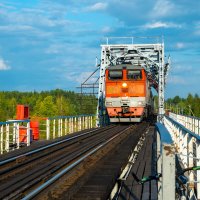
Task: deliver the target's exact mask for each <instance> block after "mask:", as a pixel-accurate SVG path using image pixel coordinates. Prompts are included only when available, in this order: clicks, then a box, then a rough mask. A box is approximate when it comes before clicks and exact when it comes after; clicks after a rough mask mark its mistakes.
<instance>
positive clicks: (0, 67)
mask: <svg viewBox="0 0 200 200" xmlns="http://www.w3.org/2000/svg"><path fill="white" fill-rule="evenodd" d="M9 69H10V66H8V65H7V64H6V63H5V61H4V60H3V59H2V58H0V70H9Z"/></svg>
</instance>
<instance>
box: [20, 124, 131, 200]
mask: <svg viewBox="0 0 200 200" xmlns="http://www.w3.org/2000/svg"><path fill="white" fill-rule="evenodd" d="M130 128H132V126H130V127H128V128H126V129H125V130H123V131H121V132H119V133H118V134H116V135H114V136H113V137H111V138H110V139H108V140H107V141H105V142H103V143H102V144H100V145H98V146H97V147H96V148H95V149H92V150H91V151H90V152H88V153H87V154H85V155H84V156H82V157H81V158H79V159H78V160H77V161H75V162H74V163H72V164H71V165H69V166H67V167H66V168H64V169H63V170H62V171H60V172H59V173H58V174H56V175H55V176H54V177H52V178H51V179H49V180H48V181H47V182H45V183H43V184H42V185H40V186H39V187H37V188H36V189H35V190H33V191H32V192H30V193H29V194H28V195H27V196H25V197H24V198H22V200H29V199H32V198H33V197H35V196H36V195H38V194H39V193H40V192H41V191H42V190H44V189H45V188H47V187H48V186H50V185H51V184H53V183H54V182H55V181H56V180H58V179H59V178H61V177H62V176H63V175H64V174H65V173H67V172H69V171H70V170H71V169H73V168H74V167H75V166H77V165H78V164H80V163H81V162H82V161H83V160H84V159H86V158H87V157H89V156H91V155H92V154H94V153H96V152H97V151H98V150H99V149H101V148H103V147H104V146H105V145H107V144H108V143H109V142H111V141H113V140H114V139H115V138H117V137H118V136H119V135H121V134H122V133H124V132H126V131H127V130H128V129H130Z"/></svg>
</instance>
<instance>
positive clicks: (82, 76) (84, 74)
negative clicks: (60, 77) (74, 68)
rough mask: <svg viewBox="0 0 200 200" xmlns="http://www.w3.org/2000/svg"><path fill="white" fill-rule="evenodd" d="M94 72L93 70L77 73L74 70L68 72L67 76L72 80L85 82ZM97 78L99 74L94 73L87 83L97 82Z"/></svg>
mask: <svg viewBox="0 0 200 200" xmlns="http://www.w3.org/2000/svg"><path fill="white" fill-rule="evenodd" d="M92 73H93V71H91V72H82V73H80V74H77V73H75V72H72V73H70V74H67V76H66V78H67V79H68V80H70V81H75V82H77V83H79V84H80V83H83V82H84V81H86V79H87V78H88V77H89V76H90V75H91V74H92ZM97 74H98V73H97ZM97 74H96V75H97ZM96 80H97V76H95V75H93V76H92V77H90V79H89V80H88V81H87V83H95V82H96Z"/></svg>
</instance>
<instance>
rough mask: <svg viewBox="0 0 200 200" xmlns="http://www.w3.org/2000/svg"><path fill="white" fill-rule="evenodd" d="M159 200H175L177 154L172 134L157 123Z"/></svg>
mask: <svg viewBox="0 0 200 200" xmlns="http://www.w3.org/2000/svg"><path fill="white" fill-rule="evenodd" d="M155 127H156V129H155V130H156V136H157V159H156V160H157V173H158V174H161V175H162V176H161V178H160V181H159V182H158V199H159V200H168V199H170V200H175V152H174V143H173V141H172V138H171V136H170V133H169V132H168V130H167V129H166V127H165V126H164V125H163V124H161V123H156V124H155Z"/></svg>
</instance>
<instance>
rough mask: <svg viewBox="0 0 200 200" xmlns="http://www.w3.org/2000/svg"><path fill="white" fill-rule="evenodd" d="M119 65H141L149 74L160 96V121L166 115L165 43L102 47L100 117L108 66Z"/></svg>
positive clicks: (106, 45)
mask: <svg viewBox="0 0 200 200" xmlns="http://www.w3.org/2000/svg"><path fill="white" fill-rule="evenodd" d="M118 64H133V65H140V66H141V67H143V68H144V69H145V70H146V72H147V77H148V80H149V81H150V86H151V87H153V88H154V89H155V90H156V91H157V92H158V96H159V111H158V112H159V113H158V120H159V121H162V116H163V114H164V86H165V83H166V77H167V74H168V69H169V63H165V62H164V43H163V42H162V43H155V44H108V42H107V44H105V45H101V65H100V78H99V93H98V99H99V105H98V107H100V108H101V109H100V110H99V112H98V114H99V116H102V113H101V112H103V110H104V105H103V99H104V97H105V92H104V91H105V85H104V84H105V70H106V68H107V67H108V66H114V65H118Z"/></svg>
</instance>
